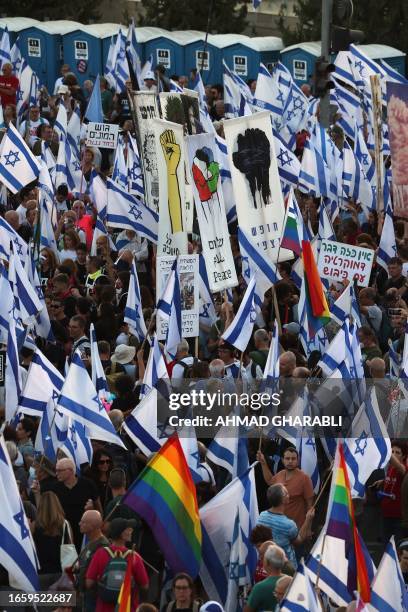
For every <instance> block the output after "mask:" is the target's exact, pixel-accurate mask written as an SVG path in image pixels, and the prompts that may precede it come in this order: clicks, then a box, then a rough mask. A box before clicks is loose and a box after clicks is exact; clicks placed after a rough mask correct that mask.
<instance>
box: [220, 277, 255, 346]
mask: <svg viewBox="0 0 408 612" xmlns="http://www.w3.org/2000/svg"><path fill="white" fill-rule="evenodd" d="M255 293H256V274H254V276H253V277H252V278H251V280H250V281H249V283H248V287H247V290H246V291H245V295H244V297H243V298H242V302H241V305H240V307H239V310H238V312H237V314H236V315H235V317H234V320H233V321H232V323H231V324H230V325H229V327H227V329H226V330H225V331H224V333H223V334H222V336H221V338H222V339H223V340H225V342H229V343H230V344H232V345H233V346H235V348H237V349H238V350H239V351H241V352H243V351H245V349H246V347H247V346H248V343H249V341H250V339H251V335H252V330H253V328H254V324H255V320H256V313H257V307H256V301H255Z"/></svg>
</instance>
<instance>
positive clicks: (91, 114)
mask: <svg viewBox="0 0 408 612" xmlns="http://www.w3.org/2000/svg"><path fill="white" fill-rule="evenodd" d="M106 78H108V77H106ZM108 80H109V79H108ZM85 119H88V121H92V122H94V123H102V122H103V119H104V117H103V110H102V99H101V86H100V80H99V74H97V75H96V79H95V83H94V86H93V89H92V93H91V95H90V97H89V100H88V106H87V107H86V111H85Z"/></svg>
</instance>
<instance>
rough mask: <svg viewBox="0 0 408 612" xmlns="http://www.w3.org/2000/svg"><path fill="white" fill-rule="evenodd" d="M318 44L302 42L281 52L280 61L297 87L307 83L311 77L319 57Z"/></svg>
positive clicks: (319, 44)
mask: <svg viewBox="0 0 408 612" xmlns="http://www.w3.org/2000/svg"><path fill="white" fill-rule="evenodd" d="M321 49H322V45H321V43H320V42H303V43H298V44H297V45H291V46H290V47H286V48H285V49H283V51H281V57H280V60H281V62H282V64H283V65H284V66H286V68H287V69H288V70H289V72H290V73H291V75H292V77H293V79H294V81H295V83H296V84H297V85H299V86H300V85H304V84H305V83H309V82H310V79H311V77H312V76H313V72H314V67H315V63H316V58H318V57H320V56H321V53H322V51H321Z"/></svg>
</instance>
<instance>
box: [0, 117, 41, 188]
mask: <svg viewBox="0 0 408 612" xmlns="http://www.w3.org/2000/svg"><path fill="white" fill-rule="evenodd" d="M39 174H40V164H39V162H38V160H37V158H36V157H35V156H34V155H33V154H32V153H31V151H30V149H29V147H28V146H27V145H26V143H25V142H24V140H23V138H22V137H21V136H20V134H19V133H18V131H17V130H16V128H15V127H14V125H13V124H12V123H10V124H9V127H8V130H7V132H6V135H5V136H4V137H3V140H2V142H1V152H0V181H1V182H2V183H4V185H6V187H7V189H9V190H10V191H11V193H17V192H18V191H20V190H21V189H22V188H23V187H25V186H26V185H28V184H29V183H32V182H33V181H35V180H36V179H37V178H38V175H39Z"/></svg>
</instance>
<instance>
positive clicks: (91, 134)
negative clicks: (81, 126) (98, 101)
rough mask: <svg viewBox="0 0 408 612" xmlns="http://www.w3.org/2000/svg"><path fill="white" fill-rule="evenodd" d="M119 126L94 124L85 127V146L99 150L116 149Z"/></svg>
mask: <svg viewBox="0 0 408 612" xmlns="http://www.w3.org/2000/svg"><path fill="white" fill-rule="evenodd" d="M118 134H119V126H118V125H117V124H114V123H94V122H93V121H90V122H89V123H88V125H87V127H86V145H87V146H88V147H98V148H100V149H116V147H117V145H118Z"/></svg>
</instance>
